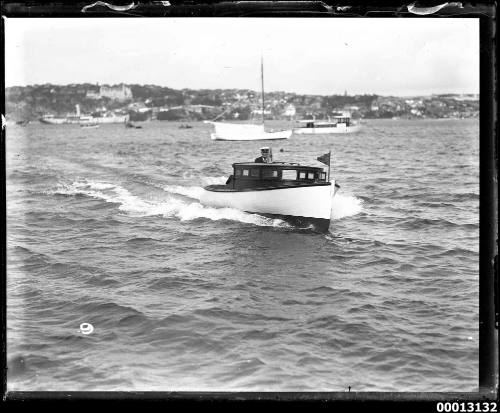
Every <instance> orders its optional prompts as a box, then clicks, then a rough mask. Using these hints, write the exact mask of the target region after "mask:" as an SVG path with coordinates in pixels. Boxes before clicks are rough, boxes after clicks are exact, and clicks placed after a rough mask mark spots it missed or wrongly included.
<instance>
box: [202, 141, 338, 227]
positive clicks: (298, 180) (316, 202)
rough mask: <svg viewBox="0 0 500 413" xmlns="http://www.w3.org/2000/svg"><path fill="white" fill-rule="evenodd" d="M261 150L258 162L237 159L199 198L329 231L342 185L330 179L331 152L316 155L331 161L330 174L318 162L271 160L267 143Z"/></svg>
mask: <svg viewBox="0 0 500 413" xmlns="http://www.w3.org/2000/svg"><path fill="white" fill-rule="evenodd" d="M261 151H262V153H263V155H262V157H261V158H257V159H256V160H255V162H240V163H234V164H233V174H232V175H231V176H230V177H229V179H228V180H227V182H226V184H225V185H209V186H206V187H205V188H204V191H203V193H202V195H201V197H200V202H201V203H202V204H205V205H207V206H210V207H216V208H228V207H229V208H235V209H239V210H241V211H245V212H249V213H254V214H259V215H263V216H266V217H272V218H280V219H283V220H285V221H287V222H290V223H292V224H293V225H297V226H299V227H304V226H309V225H312V226H313V228H314V229H315V230H317V231H320V232H326V231H328V228H329V226H330V219H331V212H332V202H333V196H334V195H335V193H336V192H337V190H338V188H340V187H339V185H337V184H336V183H335V181H332V182H330V179H329V178H330V176H329V175H330V153H328V154H325V155H323V156H321V157H319V158H317V159H318V160H319V161H320V162H322V163H325V164H327V165H328V174H327V173H326V172H324V170H323V168H321V167H317V166H307V165H300V164H297V163H289V162H272V154H271V149H270V148H267V147H264V148H261ZM266 154H267V155H266Z"/></svg>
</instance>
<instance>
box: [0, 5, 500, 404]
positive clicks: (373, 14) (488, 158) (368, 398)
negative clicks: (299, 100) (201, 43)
mask: <svg viewBox="0 0 500 413" xmlns="http://www.w3.org/2000/svg"><path fill="white" fill-rule="evenodd" d="M1 12H2V17H4V16H5V17H7V18H15V17H23V18H43V17H51V18H54V17H56V18H57V17H73V18H102V17H106V18H109V17H115V18H147V17H164V18H169V17H281V18H287V17H315V18H361V17H363V18H379V17H391V18H429V17H431V18H443V17H446V18H478V19H479V31H480V53H479V54H480V90H479V93H480V95H479V99H480V118H479V130H480V163H479V169H480V175H479V176H480V180H479V181H480V182H479V187H480V197H479V206H480V209H479V244H480V247H479V303H480V306H479V391H478V392H470V393H463V392H460V393H459V392H457V393H455V392H445V393H442V392H425V393H417V392H415V393H403V392H331V393H330V392H134V391H131V392H99V391H97V392H78V391H77V392H71V391H58V392H8V393H7V367H6V366H7V354H6V345H7V342H6V321H7V319H6V317H7V313H6V241H7V239H6V233H5V228H6V223H7V221H6V220H7V218H6V175H5V129H4V127H3V125H2V135H1V149H0V158H1V159H0V160H1V162H2V166H3V167H2V168H1V172H0V174H1V178H2V179H1V181H2V182H1V200H2V213H3V221H2V224H3V225H2V228H3V229H4V231H3V237H2V238H3V241H4V242H3V247H2V250H1V259H0V266H1V278H0V280H1V281H0V282H1V287H2V288H1V294H2V295H1V302H2V311H1V327H2V329H1V335H2V337H1V338H2V359H1V360H2V398H3V401H4V402H7V404H9V403H10V404H12V403H16V402H25V401H34V400H36V401H42V402H44V404H45V403H46V402H53V401H58V400H65V401H68V400H70V401H76V400H78V401H97V402H99V403H100V404H102V403H103V402H107V401H113V402H119V403H121V404H123V402H126V403H130V402H138V401H141V402H142V401H169V402H181V401H182V402H183V403H186V402H188V403H192V404H193V407H196V406H198V407H201V405H200V404H199V403H198V402H200V401H203V402H211V404H212V405H214V407H215V406H219V405H220V403H216V402H225V403H226V404H227V402H238V401H239V402H242V401H245V402H253V403H257V402H259V404H260V402H263V401H265V402H299V403H300V402H303V403H306V404H305V406H310V407H312V406H311V402H315V403H314V405H316V404H325V403H326V405H327V406H330V407H333V406H335V407H340V408H346V407H355V406H352V404H356V405H357V406H356V407H358V408H362V407H365V408H373V407H376V408H377V409H381V408H383V409H384V410H385V408H387V407H389V406H388V405H389V404H393V403H394V402H401V403H402V405H399V407H406V405H408V404H409V403H405V402H418V404H419V408H423V407H424V406H425V407H427V408H431V411H437V410H436V402H438V401H441V402H460V403H461V402H466V404H467V402H474V404H476V403H477V402H481V405H482V404H483V402H490V401H495V400H498V306H499V298H498V294H497V291H498V281H497V280H498V264H497V254H498V182H497V178H498V176H497V168H498V152H497V144H498V132H497V129H496V127H497V100H496V98H497V89H496V88H497V84H496V54H495V45H496V22H495V20H496V2H494V1H483V2H476V3H443V2H442V1H428V2H422V1H420V2H413V3H403V2H395V1H385V2H379V4H378V5H369V2H368V1H366V2H363V1H357V2H356V1H349V2H345V3H342V2H332V1H295V2H292V1H265V2H255V1H254V2H250V1H249V2H246V1H243V2H231V1H226V2H216V3H212V4H211V3H206V2H201V1H199V2H195V1H190V2H181V1H170V2H169V1H145V2H140V1H138V2H136V1H109V2H101V1H97V2H70V3H63V2H51V3H44V2H11V1H6V2H2V3H1ZM0 33H1V41H2V50H3V57H4V59H3V62H4V64H3V65H1V67H0V71H1V74H2V75H3V76H1V83H0V92H1V94H2V97H3V99H2V101H1V102H0V110H1V113H2V114H5V66H4V65H5V25H4V20H3V18H2V20H1V22H0ZM422 404H423V405H422ZM219 407H222V406H219ZM325 407H326V406H325ZM408 407H409V406H408ZM497 408H498V407H497ZM475 411H476V410H475ZM482 411H486V410H482Z"/></svg>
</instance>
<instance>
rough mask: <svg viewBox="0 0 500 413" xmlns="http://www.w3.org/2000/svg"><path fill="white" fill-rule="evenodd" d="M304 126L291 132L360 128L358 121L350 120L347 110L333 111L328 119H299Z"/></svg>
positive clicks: (331, 132)
mask: <svg viewBox="0 0 500 413" xmlns="http://www.w3.org/2000/svg"><path fill="white" fill-rule="evenodd" d="M299 122H300V123H303V124H304V126H301V127H299V128H294V130H293V133H296V134H299V135H323V134H333V133H355V132H358V131H359V130H360V128H361V126H360V124H359V123H355V122H353V121H352V120H351V114H350V113H349V112H334V113H333V116H331V117H329V119H328V121H316V119H314V118H313V119H303V120H301V121H299Z"/></svg>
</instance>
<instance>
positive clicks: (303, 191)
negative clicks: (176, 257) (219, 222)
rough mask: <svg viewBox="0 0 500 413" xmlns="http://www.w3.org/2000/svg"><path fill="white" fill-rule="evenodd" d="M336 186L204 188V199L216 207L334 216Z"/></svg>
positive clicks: (205, 203)
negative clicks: (211, 189) (247, 188)
mask: <svg viewBox="0 0 500 413" xmlns="http://www.w3.org/2000/svg"><path fill="white" fill-rule="evenodd" d="M333 188H335V183H334V182H332V184H331V185H318V186H302V187H295V188H293V187H292V188H280V189H269V190H245V191H234V192H223V191H220V192H218V191H208V190H206V189H205V190H204V191H203V193H202V195H201V197H200V202H201V203H202V204H204V205H207V206H210V207H216V208H235V209H238V210H241V211H245V212H252V213H257V214H264V215H265V214H270V215H277V216H291V217H304V218H313V219H321V220H328V221H329V220H330V217H331V210H332V201H333V193H334V192H333Z"/></svg>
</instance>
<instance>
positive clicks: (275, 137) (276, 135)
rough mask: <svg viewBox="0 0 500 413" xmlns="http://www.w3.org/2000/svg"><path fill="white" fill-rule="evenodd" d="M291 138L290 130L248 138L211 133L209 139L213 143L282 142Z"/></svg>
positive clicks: (264, 133)
mask: <svg viewBox="0 0 500 413" xmlns="http://www.w3.org/2000/svg"><path fill="white" fill-rule="evenodd" d="M290 136H292V131H291V130H285V131H279V132H263V133H261V134H256V135H250V136H248V135H247V136H244V135H243V136H221V135H217V134H216V133H211V134H210V138H212V140H213V141H270V140H283V139H288V138H290Z"/></svg>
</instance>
